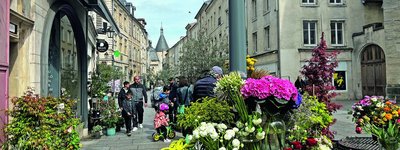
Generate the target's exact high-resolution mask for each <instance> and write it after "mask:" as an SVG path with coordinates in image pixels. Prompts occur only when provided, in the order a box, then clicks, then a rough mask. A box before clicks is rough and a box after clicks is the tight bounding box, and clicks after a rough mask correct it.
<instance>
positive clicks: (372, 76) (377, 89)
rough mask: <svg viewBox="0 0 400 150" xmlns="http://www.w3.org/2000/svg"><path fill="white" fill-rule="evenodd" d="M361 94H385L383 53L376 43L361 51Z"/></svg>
mask: <svg viewBox="0 0 400 150" xmlns="http://www.w3.org/2000/svg"><path fill="white" fill-rule="evenodd" d="M361 83H362V95H378V96H385V95H386V63H385V53H384V52H383V49H382V48H381V47H379V46H378V45H375V44H372V45H368V46H367V47H365V48H364V49H363V51H362V52H361Z"/></svg>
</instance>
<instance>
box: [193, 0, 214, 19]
mask: <svg viewBox="0 0 400 150" xmlns="http://www.w3.org/2000/svg"><path fill="white" fill-rule="evenodd" d="M210 2H211V0H207V1H205V2H204V3H203V5H201V7H200V9H199V11H198V12H197V14H196V16H195V17H194V18H195V19H198V17H199V16H200V14H201V12H202V11H203V10H204V9H206V7H207V6H208V4H210Z"/></svg>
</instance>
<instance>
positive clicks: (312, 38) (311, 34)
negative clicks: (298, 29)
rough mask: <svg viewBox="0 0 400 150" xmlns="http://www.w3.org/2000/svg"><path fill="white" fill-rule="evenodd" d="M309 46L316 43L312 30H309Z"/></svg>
mask: <svg viewBox="0 0 400 150" xmlns="http://www.w3.org/2000/svg"><path fill="white" fill-rule="evenodd" d="M310 40H311V41H310V44H316V43H317V42H316V40H315V31H314V30H311V31H310Z"/></svg>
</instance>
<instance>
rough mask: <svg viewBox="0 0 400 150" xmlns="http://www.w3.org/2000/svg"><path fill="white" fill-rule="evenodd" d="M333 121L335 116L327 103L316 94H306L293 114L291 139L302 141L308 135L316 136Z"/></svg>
mask: <svg viewBox="0 0 400 150" xmlns="http://www.w3.org/2000/svg"><path fill="white" fill-rule="evenodd" d="M332 122H333V116H332V115H331V114H330V112H329V111H328V109H327V108H326V106H325V103H323V102H319V101H318V99H317V97H316V96H309V95H307V94H304V95H303V103H302V104H301V106H300V107H299V108H298V109H297V110H294V112H293V114H292V116H291V122H290V123H289V126H290V128H291V129H292V130H290V133H289V140H291V141H293V140H298V141H302V140H305V139H307V137H316V135H320V134H321V131H322V129H324V128H326V127H328V125H330V124H331V123H332Z"/></svg>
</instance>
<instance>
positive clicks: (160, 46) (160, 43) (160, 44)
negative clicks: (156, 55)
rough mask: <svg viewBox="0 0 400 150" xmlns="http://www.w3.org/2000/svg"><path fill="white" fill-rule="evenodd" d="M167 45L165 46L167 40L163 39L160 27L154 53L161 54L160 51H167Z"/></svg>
mask: <svg viewBox="0 0 400 150" xmlns="http://www.w3.org/2000/svg"><path fill="white" fill-rule="evenodd" d="M168 48H169V47H168V44H167V40H165V37H164V30H163V28H162V27H161V29H160V38H158V42H157V46H156V49H155V50H156V52H162V51H166V50H168Z"/></svg>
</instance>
